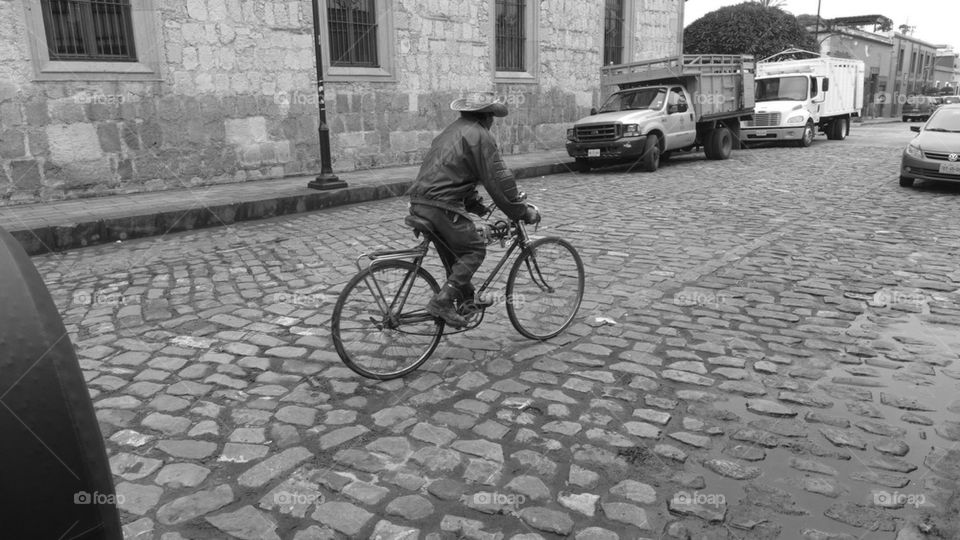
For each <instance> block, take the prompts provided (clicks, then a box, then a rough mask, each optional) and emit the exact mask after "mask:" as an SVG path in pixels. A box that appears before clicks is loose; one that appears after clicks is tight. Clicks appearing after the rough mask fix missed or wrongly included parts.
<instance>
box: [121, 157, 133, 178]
mask: <svg viewBox="0 0 960 540" xmlns="http://www.w3.org/2000/svg"><path fill="white" fill-rule="evenodd" d="M117 175H118V176H119V177H120V181H121V182H129V181H130V180H133V176H134V174H133V161H132V160H129V159H121V160H120V161H119V162H118V163H117Z"/></svg>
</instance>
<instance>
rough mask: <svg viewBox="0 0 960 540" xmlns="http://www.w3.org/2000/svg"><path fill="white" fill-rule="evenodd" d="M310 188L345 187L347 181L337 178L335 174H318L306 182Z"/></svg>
mask: <svg viewBox="0 0 960 540" xmlns="http://www.w3.org/2000/svg"><path fill="white" fill-rule="evenodd" d="M307 187H308V188H310V189H320V190H328V189H340V188H345V187H347V183H346V182H344V181H343V180H340V179H339V178H337V175H335V174H320V175H319V176H317V177H316V178H315V179H313V180H311V181H310V183H308V184H307Z"/></svg>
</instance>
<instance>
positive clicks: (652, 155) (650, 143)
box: [640, 135, 660, 172]
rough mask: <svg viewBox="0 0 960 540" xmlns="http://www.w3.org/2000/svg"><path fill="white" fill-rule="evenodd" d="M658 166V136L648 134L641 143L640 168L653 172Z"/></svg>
mask: <svg viewBox="0 0 960 540" xmlns="http://www.w3.org/2000/svg"><path fill="white" fill-rule="evenodd" d="M658 167H660V137H657V136H656V135H649V136H648V137H647V141H646V142H645V143H644V144H643V156H642V157H641V158H640V168H641V169H642V170H644V171H647V172H654V171H656V170H657V168H658Z"/></svg>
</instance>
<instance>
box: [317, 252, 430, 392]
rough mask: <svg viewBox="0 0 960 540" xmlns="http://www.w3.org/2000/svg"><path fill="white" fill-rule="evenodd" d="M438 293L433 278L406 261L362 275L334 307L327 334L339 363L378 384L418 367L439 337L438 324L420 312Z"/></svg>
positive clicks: (392, 262)
mask: <svg viewBox="0 0 960 540" xmlns="http://www.w3.org/2000/svg"><path fill="white" fill-rule="evenodd" d="M439 290H440V286H439V285H437V281H436V280H435V279H433V276H431V275H430V274H429V273H428V272H427V271H426V270H424V269H423V268H417V266H416V265H415V264H413V263H410V262H408V261H388V262H384V263H379V264H374V265H373V266H371V267H369V268H367V269H365V270H363V271H361V272H360V273H359V274H357V275H356V276H354V277H353V279H351V280H350V282H349V283H347V285H346V287H344V288H343V291H342V292H341V293H340V296H339V298H337V303H336V305H335V306H334V308H333V318H332V320H331V331H332V334H333V345H334V347H336V349H337V354H339V355H340V359H341V360H343V363H344V364H346V365H347V367H349V368H350V369H352V370H353V371H355V372H357V373H359V374H360V375H363V376H364V377H369V378H371V379H379V380H389V379H395V378H397V377H402V376H404V375H406V374H407V373H410V372H411V371H413V370H415V369H417V368H418V367H420V365H421V364H423V363H424V362H425V361H426V360H427V358H429V357H430V355H431V354H433V351H434V350H436V348H437V345H438V344H439V343H440V338H441V337H442V335H443V321H442V320H440V319H437V318H434V317H433V316H431V315H430V314H428V313H427V312H426V310H425V307H426V305H427V302H429V301H430V298H431V297H433V295H434V294H436V293H437V292H438V291H439Z"/></svg>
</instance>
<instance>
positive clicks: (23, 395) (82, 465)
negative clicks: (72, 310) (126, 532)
mask: <svg viewBox="0 0 960 540" xmlns="http://www.w3.org/2000/svg"><path fill="white" fill-rule="evenodd" d="M0 434H2V435H0V440H2V441H3V443H2V444H0V466H2V471H3V472H2V473H0V504H2V505H3V514H4V515H5V516H8V517H9V518H10V519H5V520H4V523H3V526H2V529H3V532H2V534H0V536H3V537H4V538H71V539H94V538H96V539H109V540H113V539H120V538H122V537H123V534H122V532H121V529H120V517H119V514H118V513H117V508H116V504H115V502H116V496H115V495H114V488H113V480H112V477H111V473H110V465H109V462H108V461H107V454H106V449H105V448H104V445H103V437H102V435H101V433H100V428H99V426H98V424H97V418H96V416H95V414H94V410H93V403H92V402H91V400H90V394H89V393H88V392H87V387H86V384H85V383H84V380H83V373H82V372H81V370H80V364H79V363H78V362H77V357H76V354H75V353H74V350H73V345H72V344H71V343H70V338H69V337H68V336H67V331H66V329H65V328H64V326H63V320H62V319H61V318H60V314H59V312H58V311H57V308H56V306H55V305H54V303H53V300H52V299H51V297H50V293H49V291H47V287H46V285H44V283H43V280H42V279H41V277H40V274H39V273H38V272H37V269H36V268H35V267H34V266H33V263H32V262H31V261H30V258H29V257H27V254H26V252H24V250H23V248H22V247H20V244H19V243H18V242H17V241H16V240H15V239H14V238H13V237H12V236H10V234H9V233H7V231H6V230H4V229H2V228H0Z"/></svg>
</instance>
